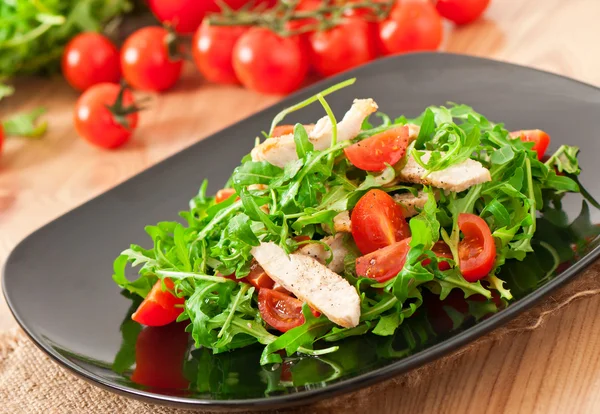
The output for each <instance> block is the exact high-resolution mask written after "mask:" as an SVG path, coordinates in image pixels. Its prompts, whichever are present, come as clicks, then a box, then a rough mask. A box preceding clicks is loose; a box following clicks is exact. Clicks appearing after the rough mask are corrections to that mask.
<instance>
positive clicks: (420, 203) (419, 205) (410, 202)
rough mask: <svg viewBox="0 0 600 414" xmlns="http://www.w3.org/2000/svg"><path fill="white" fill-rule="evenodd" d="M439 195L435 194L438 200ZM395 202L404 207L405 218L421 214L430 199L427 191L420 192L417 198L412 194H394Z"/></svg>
mask: <svg viewBox="0 0 600 414" xmlns="http://www.w3.org/2000/svg"><path fill="white" fill-rule="evenodd" d="M438 196H439V193H438V192H436V193H435V197H436V199H437V198H438ZM392 198H393V199H394V201H395V202H396V203H398V204H400V205H401V206H402V212H403V213H404V217H412V216H416V215H417V214H419V212H420V211H421V210H423V207H425V203H426V202H427V200H428V199H429V196H428V194H427V193H426V192H425V191H422V190H419V192H418V193H417V195H416V196H414V195H412V193H410V192H408V193H402V194H394V196H393V197H392Z"/></svg>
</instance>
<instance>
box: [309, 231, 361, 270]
mask: <svg viewBox="0 0 600 414" xmlns="http://www.w3.org/2000/svg"><path fill="white" fill-rule="evenodd" d="M322 241H323V243H325V244H327V245H328V246H329V248H330V249H331V252H330V251H329V250H327V249H326V248H325V247H324V246H323V245H322V244H317V243H310V244H307V245H305V246H304V247H302V248H301V249H300V250H298V253H300V254H304V255H307V256H310V257H312V258H314V259H316V260H317V261H318V262H319V263H321V264H325V263H327V260H328V259H329V255H330V254H333V259H332V260H331V262H330V263H329V264H328V265H326V266H327V268H329V269H330V270H333V271H334V272H335V273H341V272H343V271H344V257H346V255H347V254H348V253H350V250H349V249H348V247H347V246H346V243H349V241H347V240H346V235H345V234H343V233H337V234H336V235H335V236H327V237H325V238H324V239H323V240H322Z"/></svg>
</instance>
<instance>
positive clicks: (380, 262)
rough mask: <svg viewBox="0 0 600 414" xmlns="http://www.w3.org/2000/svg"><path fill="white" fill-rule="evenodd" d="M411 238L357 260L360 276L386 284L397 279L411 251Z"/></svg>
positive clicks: (357, 271)
mask: <svg viewBox="0 0 600 414" xmlns="http://www.w3.org/2000/svg"><path fill="white" fill-rule="evenodd" d="M410 240H411V239H410V237H409V238H407V239H404V240H401V241H399V242H396V243H394V244H392V245H390V246H387V247H384V248H382V249H379V250H375V251H374V252H372V253H369V254H366V255H364V256H361V257H358V258H356V274H357V275H358V276H363V277H368V278H370V279H375V280H376V281H378V282H385V281H387V280H390V279H391V278H393V277H395V276H396V275H397V274H398V273H399V272H400V271H401V270H402V268H403V267H404V263H405V262H406V255H407V254H408V252H409V250H410V246H409V245H408V244H409V243H410Z"/></svg>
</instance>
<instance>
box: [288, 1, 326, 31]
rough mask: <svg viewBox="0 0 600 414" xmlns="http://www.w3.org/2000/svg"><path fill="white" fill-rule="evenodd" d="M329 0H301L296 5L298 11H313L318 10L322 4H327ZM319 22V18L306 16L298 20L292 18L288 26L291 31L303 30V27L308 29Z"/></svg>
mask: <svg viewBox="0 0 600 414" xmlns="http://www.w3.org/2000/svg"><path fill="white" fill-rule="evenodd" d="M327 3H329V2H328V1H324V0H300V1H299V2H298V4H297V5H296V11H297V12H298V11H302V12H311V11H314V10H317V9H318V8H320V7H321V6H326V5H327ZM318 23H319V21H318V20H317V19H314V18H306V19H298V20H290V21H289V22H288V23H287V28H288V29H289V30H290V31H302V30H303V29H306V30H308V29H309V28H310V26H315V25H317V24H318Z"/></svg>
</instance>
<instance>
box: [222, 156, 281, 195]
mask: <svg viewBox="0 0 600 414" xmlns="http://www.w3.org/2000/svg"><path fill="white" fill-rule="evenodd" d="M281 173H282V170H281V168H279V167H276V166H274V165H272V164H269V163H268V162H266V161H247V162H245V163H243V164H242V165H240V166H239V167H237V168H236V169H235V170H234V171H233V175H232V176H231V179H232V182H233V186H234V188H235V190H236V192H237V193H239V192H240V190H241V189H242V188H243V187H246V186H248V185H251V184H269V182H270V181H271V179H272V178H273V177H275V176H277V175H279V174H281Z"/></svg>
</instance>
